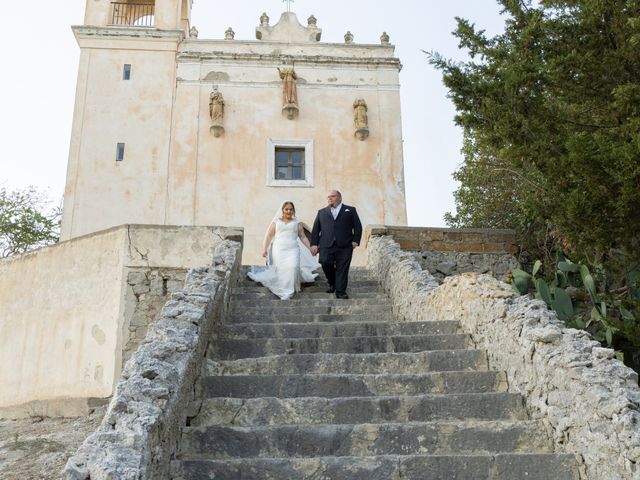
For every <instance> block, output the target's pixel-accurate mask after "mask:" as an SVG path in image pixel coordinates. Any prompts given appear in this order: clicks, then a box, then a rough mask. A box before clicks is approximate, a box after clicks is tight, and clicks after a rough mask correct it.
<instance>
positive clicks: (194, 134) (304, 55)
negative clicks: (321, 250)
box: [61, 0, 406, 263]
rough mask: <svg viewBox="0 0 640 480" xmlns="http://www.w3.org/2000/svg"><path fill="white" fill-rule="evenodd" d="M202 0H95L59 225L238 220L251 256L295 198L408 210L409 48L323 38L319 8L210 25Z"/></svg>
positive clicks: (367, 212)
mask: <svg viewBox="0 0 640 480" xmlns="http://www.w3.org/2000/svg"><path fill="white" fill-rule="evenodd" d="M190 15H191V0H156V1H155V2H154V1H149V2H144V3H143V2H139V1H119V2H113V1H108V0H88V1H87V4H86V14H85V22H84V25H82V26H75V27H73V31H74V34H75V36H76V39H77V41H78V44H79V46H80V50H81V55H80V67H79V74H78V85H77V94H76V105H75V112H74V119H73V129H72V138H71V146H70V154H69V164H68V170H67V183H66V189H65V200H64V214H63V220H62V238H61V239H62V240H67V239H71V238H75V237H78V236H82V235H85V234H89V233H92V232H96V231H99V230H103V229H106V228H110V227H113V226H117V225H121V224H155V225H227V226H239V227H243V228H244V231H245V247H244V248H245V250H244V261H245V263H250V262H258V261H260V257H259V253H260V245H261V242H262V237H263V235H264V231H265V229H266V227H267V225H268V223H269V221H270V220H271V218H272V217H273V214H274V212H275V211H276V209H277V208H278V206H279V205H280V204H281V203H282V202H283V201H285V200H291V201H293V202H294V203H295V204H296V209H297V213H298V217H299V218H300V219H301V220H302V221H303V222H306V223H307V224H310V223H311V222H312V221H313V218H314V216H315V212H316V211H317V209H318V208H321V207H323V206H325V205H326V192H327V191H328V190H330V189H338V190H340V191H341V192H342V194H343V198H344V201H345V202H346V203H348V204H350V205H355V206H356V207H357V208H358V211H359V214H360V217H361V219H362V221H363V224H387V225H393V224H395V225H404V224H406V204H405V193H404V178H403V158H402V129H401V128H402V127H401V121H400V91H399V89H400V87H399V71H400V68H401V65H400V61H399V59H398V58H396V57H395V56H394V47H393V45H391V44H390V43H389V40H388V36H386V34H383V35H382V36H381V40H380V44H375V45H370V44H356V43H353V37H352V36H350V35H349V34H347V35H345V42H344V43H339V44H337V43H323V42H321V41H320V40H321V34H322V31H321V29H320V28H319V27H318V26H317V20H316V19H315V18H314V17H313V16H311V17H309V19H307V20H306V22H305V23H306V25H303V24H301V23H300V22H299V20H298V19H297V17H296V15H295V14H294V13H292V12H285V13H283V14H282V16H281V17H280V19H279V20H278V21H277V22H276V23H275V24H272V22H271V21H270V19H269V18H268V17H267V16H266V15H265V14H263V15H262V16H261V17H260V19H259V25H258V26H257V27H256V39H255V40H240V39H236V38H235V34H234V33H233V31H232V30H228V31H227V32H226V33H225V38H224V39H219V40H207V39H200V38H198V33H197V31H196V29H195V28H193V27H192V26H191V24H190Z"/></svg>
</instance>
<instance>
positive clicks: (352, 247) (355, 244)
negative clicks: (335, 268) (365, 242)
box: [351, 242, 358, 250]
mask: <svg viewBox="0 0 640 480" xmlns="http://www.w3.org/2000/svg"><path fill="white" fill-rule="evenodd" d="M357 246H358V244H357V243H356V242H351V249H352V250H355V249H356V247H357Z"/></svg>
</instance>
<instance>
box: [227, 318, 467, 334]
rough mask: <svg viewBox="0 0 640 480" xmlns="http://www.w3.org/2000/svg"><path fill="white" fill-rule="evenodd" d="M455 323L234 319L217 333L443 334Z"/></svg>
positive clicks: (456, 324)
mask: <svg viewBox="0 0 640 480" xmlns="http://www.w3.org/2000/svg"><path fill="white" fill-rule="evenodd" d="M459 326H460V324H459V322H457V321H453V320H443V321H433V322H396V323H381V322H377V323H376V322H368V323H367V322H351V323H245V324H241V323H238V324H232V325H227V326H225V327H224V329H223V330H222V331H221V332H220V334H219V336H220V337H228V338H247V339H248V338H261V337H277V338H327V337H375V336H379V337H383V336H388V335H443V334H452V333H458V329H459Z"/></svg>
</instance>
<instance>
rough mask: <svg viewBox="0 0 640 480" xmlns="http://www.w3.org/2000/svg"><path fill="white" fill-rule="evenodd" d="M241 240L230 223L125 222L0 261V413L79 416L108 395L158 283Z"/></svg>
mask: <svg viewBox="0 0 640 480" xmlns="http://www.w3.org/2000/svg"><path fill="white" fill-rule="evenodd" d="M241 237H242V232H241V231H240V230H238V229H233V228H222V227H175V226H172V227H167V226H150V225H125V226H121V227H117V228H113V229H109V230H106V231H103V232H98V233H96V234H92V235H87V236H85V237H80V238H77V239H74V240H71V241H66V242H60V243H58V244H56V245H52V246H50V247H45V248H41V249H39V250H35V251H33V252H30V253H27V254H24V255H17V256H15V257H10V258H8V259H4V260H0V305H2V308H1V309H0V365H4V366H5V368H0V385H2V386H3V388H2V389H0V417H4V418H16V417H24V416H33V415H41V416H78V415H84V414H86V413H87V412H88V411H89V409H90V408H91V407H92V405H93V404H94V403H95V402H96V401H100V400H99V399H106V398H108V397H110V396H111V394H112V393H113V388H114V386H115V382H116V381H117V379H118V377H119V376H120V372H121V370H122V365H123V350H124V351H125V354H124V355H125V357H126V355H127V354H126V350H127V348H128V349H129V350H132V349H133V348H134V347H135V345H136V344H137V342H138V340H137V338H138V337H136V334H137V333H138V331H139V333H142V331H144V329H146V328H147V327H146V326H147V325H148V324H149V323H150V322H151V321H152V320H153V318H154V314H155V313H156V312H157V310H158V308H159V306H160V305H161V303H160V305H159V302H163V299H161V298H160V297H162V296H163V295H162V291H163V289H164V288H165V287H166V289H167V293H168V292H169V291H170V290H171V289H174V288H177V287H178V283H179V281H180V280H179V275H180V271H186V269H187V268H191V267H195V266H200V265H207V264H209V263H210V261H211V257H212V256H213V252H214V249H215V247H216V245H218V244H220V243H221V242H222V241H223V240H224V239H225V238H237V239H241ZM140 275H143V276H144V277H145V278H148V282H149V285H148V288H149V292H145V291H144V290H145V289H146V288H147V287H146V286H145V281H146V280H145V281H142V277H141V276H140ZM162 278H166V283H165V282H164V281H163V280H162ZM130 283H131V284H130ZM134 289H135V291H134ZM152 290H153V292H152ZM135 292H138V299H136V293H135ZM154 292H155V293H154ZM156 293H158V294H159V295H156ZM165 297H166V296H165ZM140 300H142V301H140ZM8 365H11V368H6V366H8Z"/></svg>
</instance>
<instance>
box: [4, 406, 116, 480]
mask: <svg viewBox="0 0 640 480" xmlns="http://www.w3.org/2000/svg"><path fill="white" fill-rule="evenodd" d="M105 409H106V407H100V408H98V409H96V410H94V411H93V412H92V413H91V414H90V415H89V416H86V417H76V418H42V417H32V418H26V419H20V420H0V479H2V480H49V479H59V478H60V474H61V472H62V469H63V468H64V465H65V464H66V463H67V459H68V458H69V457H70V456H71V455H73V454H74V453H75V451H76V450H77V448H78V447H79V446H80V444H81V443H82V442H83V441H84V439H85V438H86V437H87V436H89V434H90V433H92V432H93V431H94V430H95V429H96V428H97V427H98V425H99V424H100V421H101V420H102V417H103V416H104V413H105Z"/></svg>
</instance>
